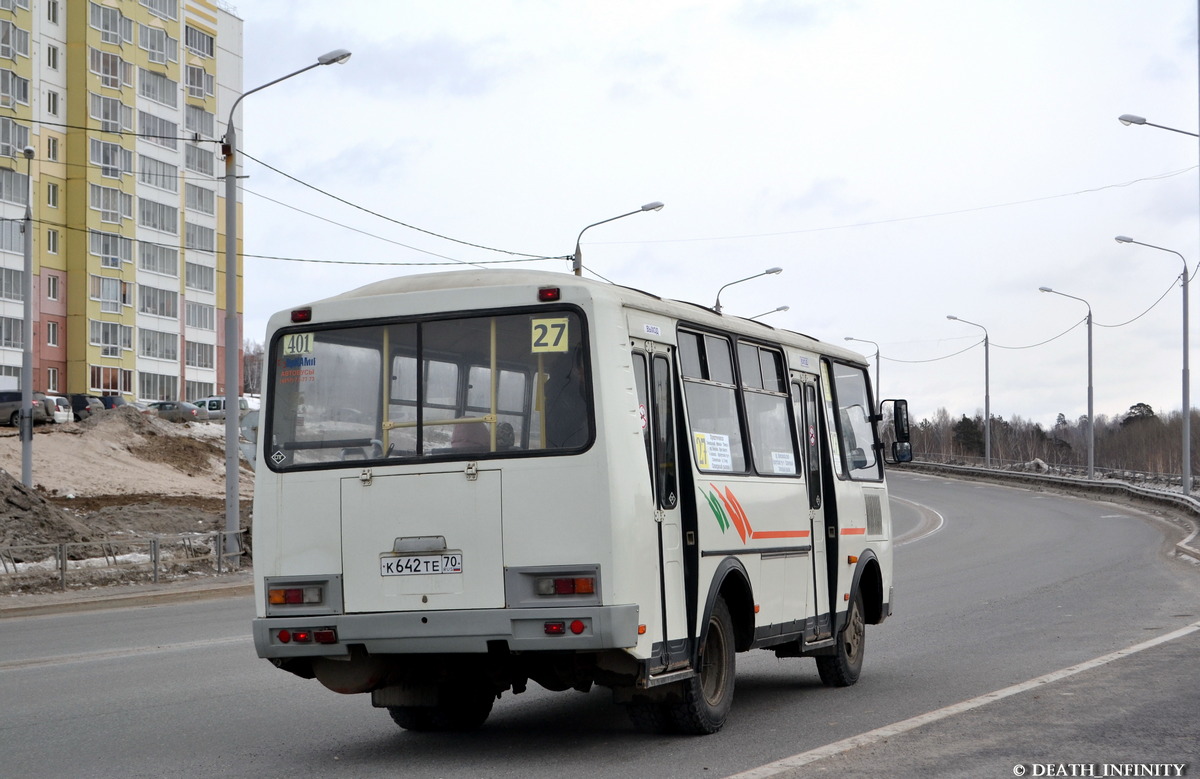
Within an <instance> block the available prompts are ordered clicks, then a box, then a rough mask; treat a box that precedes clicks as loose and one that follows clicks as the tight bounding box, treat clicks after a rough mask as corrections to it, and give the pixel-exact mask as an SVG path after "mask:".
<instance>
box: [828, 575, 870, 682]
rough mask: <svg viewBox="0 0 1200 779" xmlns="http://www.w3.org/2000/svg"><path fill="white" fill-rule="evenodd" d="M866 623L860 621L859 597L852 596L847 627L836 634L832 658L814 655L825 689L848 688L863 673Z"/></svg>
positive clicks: (861, 613) (860, 607)
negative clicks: (826, 687)
mask: <svg viewBox="0 0 1200 779" xmlns="http://www.w3.org/2000/svg"><path fill="white" fill-rule="evenodd" d="M866 631H867V623H866V620H865V619H864V618H863V603H862V594H861V593H857V592H856V593H854V597H853V598H851V599H850V610H849V612H848V613H847V614H846V624H845V625H844V626H843V627H842V630H841V632H839V633H838V637H837V642H836V646H835V647H834V653H833V654H832V655H819V656H817V673H819V674H820V675H821V681H822V682H824V683H825V685H826V686H828V687H849V686H850V685H852V684H854V683H855V682H857V681H858V677H859V674H861V673H862V664H863V651H864V650H865V649H866V645H867V632H866Z"/></svg>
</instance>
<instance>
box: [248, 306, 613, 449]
mask: <svg viewBox="0 0 1200 779" xmlns="http://www.w3.org/2000/svg"><path fill="white" fill-rule="evenodd" d="M585 342H586V339H585V338H584V333H583V323H582V320H581V319H580V317H579V316H578V314H577V313H575V312H574V311H552V310H547V309H545V308H539V309H538V310H537V311H536V312H534V313H519V314H505V315H496V316H477V317H459V318H454V319H441V320H434V321H422V322H396V323H389V324H377V323H372V324H347V325H345V326H342V327H332V328H313V329H306V330H291V331H288V332H283V333H280V334H279V336H278V337H277V338H276V339H275V341H274V342H273V343H272V344H271V362H270V364H271V365H272V366H273V372H272V374H271V377H270V386H269V388H268V392H269V394H270V398H269V407H270V409H271V414H270V423H269V424H270V427H269V428H268V429H267V431H266V433H267V435H268V436H269V437H268V439H267V440H268V442H269V443H268V444H267V447H266V449H267V455H266V459H267V461H268V463H269V464H270V467H272V468H274V469H276V470H285V469H288V468H291V467H303V466H340V465H358V464H361V463H362V462H363V461H372V460H388V461H394V460H397V459H455V458H463V459H476V458H479V457H490V456H494V457H500V456H504V457H509V456H519V455H522V454H526V453H531V454H532V453H537V454H542V453H546V452H547V451H554V450H558V451H571V452H574V451H582V450H583V449H584V448H586V447H587V445H588V444H589V443H590V442H591V440H592V438H593V434H592V413H591V401H590V398H591V388H590V379H589V377H588V370H587V365H588V363H587V359H586V355H585V354H584V348H583V344H584V343H585Z"/></svg>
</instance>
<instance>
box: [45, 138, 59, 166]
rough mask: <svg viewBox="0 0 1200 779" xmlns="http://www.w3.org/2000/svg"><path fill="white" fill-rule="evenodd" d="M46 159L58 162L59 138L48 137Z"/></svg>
mask: <svg viewBox="0 0 1200 779" xmlns="http://www.w3.org/2000/svg"><path fill="white" fill-rule="evenodd" d="M46 159H47V160H49V161H50V162H58V139H57V138H54V137H48V138H46Z"/></svg>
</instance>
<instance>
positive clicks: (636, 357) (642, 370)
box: [633, 352, 654, 485]
mask: <svg viewBox="0 0 1200 779" xmlns="http://www.w3.org/2000/svg"><path fill="white" fill-rule="evenodd" d="M633 381H634V384H636V385H637V400H638V416H639V417H640V418H641V420H642V442H643V443H644V444H645V445H646V467H647V468H649V470H650V483H651V484H652V485H653V484H654V453H653V450H652V449H651V447H650V393H649V391H648V390H647V388H646V355H644V354H642V353H641V352H634V353H633Z"/></svg>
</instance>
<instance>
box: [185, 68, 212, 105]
mask: <svg viewBox="0 0 1200 779" xmlns="http://www.w3.org/2000/svg"><path fill="white" fill-rule="evenodd" d="M214 88H215V84H214V81H213V77H212V74H210V73H206V72H205V70H204V68H201V67H199V66H197V65H188V66H187V90H188V97H198V98H201V99H204V98H205V97H212V94H213V89H214Z"/></svg>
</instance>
